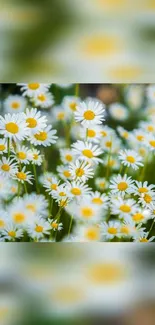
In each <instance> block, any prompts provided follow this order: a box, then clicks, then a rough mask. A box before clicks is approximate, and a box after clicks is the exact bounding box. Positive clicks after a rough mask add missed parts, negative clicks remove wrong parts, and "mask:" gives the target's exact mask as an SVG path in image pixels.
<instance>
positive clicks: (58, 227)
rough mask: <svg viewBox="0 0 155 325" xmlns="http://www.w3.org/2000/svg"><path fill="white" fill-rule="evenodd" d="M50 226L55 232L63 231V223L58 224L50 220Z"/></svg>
mask: <svg viewBox="0 0 155 325" xmlns="http://www.w3.org/2000/svg"><path fill="white" fill-rule="evenodd" d="M48 222H49V226H50V228H51V229H52V230H53V231H60V230H62V229H63V224H62V222H57V220H54V219H50V218H48Z"/></svg>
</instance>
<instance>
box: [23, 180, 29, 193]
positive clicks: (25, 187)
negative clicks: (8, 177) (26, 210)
mask: <svg viewBox="0 0 155 325" xmlns="http://www.w3.org/2000/svg"><path fill="white" fill-rule="evenodd" d="M24 189H25V193H26V194H27V193H28V192H27V186H26V183H25V182H24Z"/></svg>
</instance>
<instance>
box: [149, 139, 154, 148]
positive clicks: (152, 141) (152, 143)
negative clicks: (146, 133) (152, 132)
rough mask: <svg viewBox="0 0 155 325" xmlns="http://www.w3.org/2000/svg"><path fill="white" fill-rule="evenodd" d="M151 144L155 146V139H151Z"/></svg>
mask: <svg viewBox="0 0 155 325" xmlns="http://www.w3.org/2000/svg"><path fill="white" fill-rule="evenodd" d="M149 144H150V145H151V146H152V147H154V148H155V140H151V141H149Z"/></svg>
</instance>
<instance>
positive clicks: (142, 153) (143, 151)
mask: <svg viewBox="0 0 155 325" xmlns="http://www.w3.org/2000/svg"><path fill="white" fill-rule="evenodd" d="M145 152H146V150H145V149H144V148H140V149H139V153H140V155H141V156H144V155H145Z"/></svg>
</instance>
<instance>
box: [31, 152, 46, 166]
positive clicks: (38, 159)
mask: <svg viewBox="0 0 155 325" xmlns="http://www.w3.org/2000/svg"><path fill="white" fill-rule="evenodd" d="M28 154H29V159H30V161H31V163H32V164H34V165H37V166H40V165H41V164H42V162H43V156H42V155H41V153H40V151H39V150H37V149H35V148H33V149H31V150H29V151H28Z"/></svg>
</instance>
